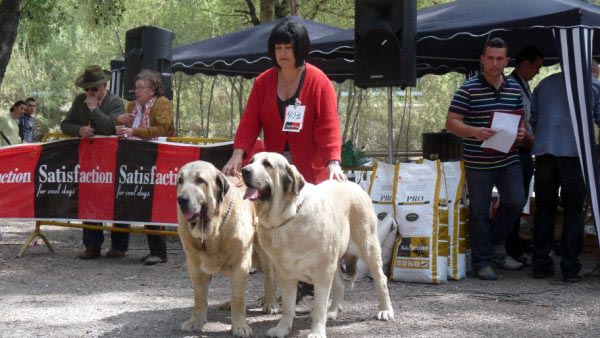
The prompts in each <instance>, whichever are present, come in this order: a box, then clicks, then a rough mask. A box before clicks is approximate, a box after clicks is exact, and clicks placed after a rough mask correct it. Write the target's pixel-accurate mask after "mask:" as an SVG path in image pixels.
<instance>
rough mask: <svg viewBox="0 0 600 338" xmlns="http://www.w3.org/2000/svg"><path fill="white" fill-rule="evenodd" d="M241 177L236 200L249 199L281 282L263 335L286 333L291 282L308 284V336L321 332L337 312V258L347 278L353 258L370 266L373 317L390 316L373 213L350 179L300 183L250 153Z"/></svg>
mask: <svg viewBox="0 0 600 338" xmlns="http://www.w3.org/2000/svg"><path fill="white" fill-rule="evenodd" d="M242 177H243V178H244V183H245V184H246V185H247V186H248V188H247V189H246V194H245V195H244V198H248V199H250V200H252V201H254V202H255V206H256V212H257V216H258V223H259V224H258V230H257V231H258V238H259V242H260V244H261V247H262V248H263V249H264V250H265V252H266V253H267V255H268V256H269V258H270V259H271V261H272V262H273V264H274V265H275V272H276V275H277V278H278V280H279V283H280V285H281V294H282V305H283V315H282V318H281V320H280V321H279V323H278V324H277V326H276V327H273V328H271V329H269V330H268V332H267V336H269V337H284V336H286V335H287V334H288V333H289V332H290V329H291V327H292V322H293V319H294V304H295V301H296V291H297V285H298V281H302V282H307V283H311V284H314V286H315V302H314V308H313V312H312V327H311V333H310V335H309V337H325V336H326V334H325V325H326V322H327V318H330V319H336V318H337V317H338V314H339V312H340V311H341V302H342V299H343V297H344V283H343V278H342V270H341V265H340V262H341V260H342V256H344V255H345V258H346V268H347V271H349V272H350V274H351V276H352V277H353V278H352V281H354V279H355V276H356V261H357V256H358V257H360V258H362V259H363V260H364V261H365V262H366V263H367V265H368V266H369V269H370V271H372V273H373V279H374V285H375V289H376V291H377V298H378V301H379V313H378V314H377V318H378V319H380V320H391V319H393V318H394V310H393V308H392V305H391V303H390V296H389V294H388V289H387V278H386V277H385V275H384V274H383V271H382V269H381V266H382V263H381V247H380V244H379V240H378V238H377V217H376V215H375V212H374V211H373V207H372V204H371V198H370V197H369V196H368V194H367V193H366V192H365V191H363V190H362V189H361V188H360V187H359V186H358V185H357V184H354V183H350V182H338V181H334V180H329V181H325V182H323V183H321V184H319V185H312V184H309V183H306V182H305V180H304V178H303V177H302V175H301V174H300V173H299V172H298V170H297V169H296V167H295V166H293V165H290V164H289V163H288V162H287V160H286V159H285V158H284V157H283V156H281V155H279V154H276V153H259V154H256V155H255V156H254V157H253V159H252V162H251V163H250V164H249V165H247V166H246V167H244V168H243V169H242ZM331 288H333V297H332V302H331V306H330V307H329V309H327V301H328V299H329V292H330V290H331Z"/></svg>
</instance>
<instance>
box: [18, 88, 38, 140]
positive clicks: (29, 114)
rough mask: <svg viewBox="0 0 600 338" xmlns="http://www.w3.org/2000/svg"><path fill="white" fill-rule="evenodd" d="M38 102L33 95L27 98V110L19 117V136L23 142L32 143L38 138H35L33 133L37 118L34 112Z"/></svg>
mask: <svg viewBox="0 0 600 338" xmlns="http://www.w3.org/2000/svg"><path fill="white" fill-rule="evenodd" d="M36 107H37V103H36V102H35V99H34V98H33V97H29V98H27V99H26V100H25V111H24V114H22V115H21V117H19V136H20V137H21V141H23V143H32V142H36V141H37V140H35V139H34V137H33V133H34V131H35V119H34V118H33V113H34V112H35V108H36Z"/></svg>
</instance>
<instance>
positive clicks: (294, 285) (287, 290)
mask: <svg viewBox="0 0 600 338" xmlns="http://www.w3.org/2000/svg"><path fill="white" fill-rule="evenodd" d="M277 280H278V281H279V287H280V288H281V303H282V305H283V312H282V315H281V319H280V320H279V323H277V326H275V327H272V328H270V329H269V330H268V331H267V337H277V338H283V337H285V336H287V335H288V333H290V330H291V329H292V323H293V322H294V316H295V304H296V293H297V292H298V281H297V280H289V279H283V278H281V276H278V279H277Z"/></svg>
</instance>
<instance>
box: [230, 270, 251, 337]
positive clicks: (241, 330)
mask: <svg viewBox="0 0 600 338" xmlns="http://www.w3.org/2000/svg"><path fill="white" fill-rule="evenodd" d="M229 284H230V286H231V332H232V334H233V335H234V336H235V337H250V336H252V329H251V328H250V326H248V322H247V321H246V286H247V285H248V270H247V269H243V268H242V267H237V268H234V269H233V271H231V273H230V274H229Z"/></svg>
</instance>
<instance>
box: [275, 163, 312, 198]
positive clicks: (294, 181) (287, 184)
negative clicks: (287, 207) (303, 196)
mask: <svg viewBox="0 0 600 338" xmlns="http://www.w3.org/2000/svg"><path fill="white" fill-rule="evenodd" d="M285 170H286V172H287V175H282V176H283V177H282V179H281V180H282V182H281V183H282V185H283V189H284V191H289V192H293V193H294V195H298V194H299V193H300V190H302V188H304V184H306V181H305V180H304V176H302V174H300V172H299V171H298V169H296V166H294V165H291V164H288V165H287V166H286V167H285Z"/></svg>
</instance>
